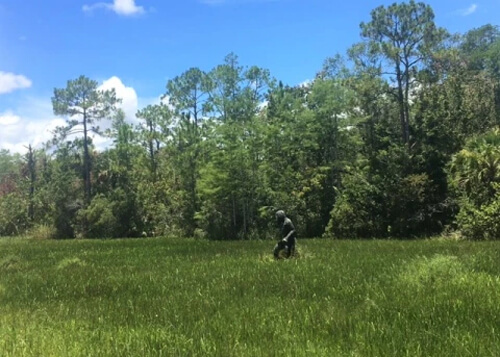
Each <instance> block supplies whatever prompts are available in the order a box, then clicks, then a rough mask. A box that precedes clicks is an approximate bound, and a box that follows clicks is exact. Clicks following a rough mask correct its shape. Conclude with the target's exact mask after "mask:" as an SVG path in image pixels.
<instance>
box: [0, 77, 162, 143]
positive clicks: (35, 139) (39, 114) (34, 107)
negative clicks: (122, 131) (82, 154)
mask: <svg viewBox="0 0 500 357" xmlns="http://www.w3.org/2000/svg"><path fill="white" fill-rule="evenodd" d="M112 88H114V89H115V91H116V96H117V97H118V98H120V99H122V103H121V104H119V105H118V107H119V108H121V109H123V111H124V112H125V116H126V119H127V121H128V122H131V123H134V124H135V123H137V122H138V121H137V119H136V117H135V114H136V112H137V109H138V102H139V99H138V97H137V93H136V91H135V89H134V88H132V87H127V86H126V85H125V84H123V82H122V80H121V79H120V78H118V77H116V76H113V77H111V78H109V79H107V80H105V81H103V82H102V84H101V85H100V86H99V88H98V89H100V90H109V89H112ZM157 101H158V102H159V99H157ZM141 102H142V100H141ZM155 102H156V100H155ZM96 124H97V125H99V126H100V127H101V129H107V128H109V127H110V126H111V120H102V121H99V122H97V123H96ZM65 125H66V121H65V119H64V118H58V117H55V116H54V114H53V112H52V103H51V100H50V98H29V97H28V98H25V99H24V100H23V102H22V103H21V104H20V105H19V106H18V108H15V109H14V110H12V109H10V110H6V111H4V112H0V149H8V150H10V151H11V152H18V153H26V151H27V148H26V147H27V146H28V145H31V146H33V147H34V148H40V147H42V145H43V144H44V143H46V142H47V141H49V140H50V139H52V137H53V134H52V132H53V131H54V129H55V128H56V127H57V126H65ZM91 136H92V138H93V142H94V145H95V146H96V147H97V149H98V150H104V149H105V148H107V147H109V146H110V144H111V142H112V140H111V139H109V138H106V137H100V136H97V135H91Z"/></svg>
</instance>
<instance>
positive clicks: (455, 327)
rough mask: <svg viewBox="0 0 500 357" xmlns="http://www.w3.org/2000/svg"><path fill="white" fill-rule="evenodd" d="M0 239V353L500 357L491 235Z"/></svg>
mask: <svg viewBox="0 0 500 357" xmlns="http://www.w3.org/2000/svg"><path fill="white" fill-rule="evenodd" d="M272 246H273V243H272V242H269V241H249V242H209V241H204V240H190V239H185V240H178V239H144V240H106V241H84V240H75V241H31V240H16V239H1V240H0V356H16V357H17V356H440V357H443V356H498V355H500V335H499V331H498V329H499V328H500V278H499V276H500V264H499V262H500V259H499V258H500V244H499V243H496V242H484V243H470V242H451V241H442V240H435V241H415V242H400V241H333V240H309V241H306V240H302V241H300V242H299V251H300V257H299V258H296V259H291V260H285V261H274V260H273V259H271V250H272Z"/></svg>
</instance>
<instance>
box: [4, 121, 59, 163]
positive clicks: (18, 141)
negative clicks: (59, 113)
mask: <svg viewBox="0 0 500 357" xmlns="http://www.w3.org/2000/svg"><path fill="white" fill-rule="evenodd" d="M39 114H41V115H42V116H43V117H44V118H45V119H39V120H30V119H27V118H23V117H21V116H19V115H16V114H14V113H13V112H12V111H6V112H4V113H0V149H7V150H10V151H11V152H18V153H25V152H26V151H27V146H28V145H32V146H33V147H35V148H37V147H41V145H42V144H43V143H45V142H47V141H48V140H50V139H51V138H52V131H53V130H54V129H55V128H56V127H57V126H61V125H64V123H65V122H64V120H63V119H59V118H54V117H53V116H51V115H50V113H39Z"/></svg>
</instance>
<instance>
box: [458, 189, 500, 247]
mask: <svg viewBox="0 0 500 357" xmlns="http://www.w3.org/2000/svg"><path fill="white" fill-rule="evenodd" d="M456 222H457V227H458V229H459V230H460V231H461V233H462V236H463V237H464V238H468V239H474V240H483V239H485V240H493V239H500V193H497V194H496V199H495V200H493V201H492V202H491V203H489V204H484V205H481V206H480V207H476V206H475V205H473V204H472V203H471V202H469V201H468V200H464V201H463V202H462V204H461V207H460V212H459V213H458V215H457V218H456Z"/></svg>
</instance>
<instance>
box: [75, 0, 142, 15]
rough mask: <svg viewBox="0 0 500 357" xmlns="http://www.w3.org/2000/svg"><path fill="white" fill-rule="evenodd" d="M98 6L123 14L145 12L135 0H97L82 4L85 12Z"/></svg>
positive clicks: (98, 7)
mask: <svg viewBox="0 0 500 357" xmlns="http://www.w3.org/2000/svg"><path fill="white" fill-rule="evenodd" d="M100 8H103V9H108V10H111V11H114V12H115V13H117V14H118V15H123V16H131V15H139V14H142V13H144V12H145V10H144V7H142V6H137V5H136V4H135V0H113V3H106V2H99V3H95V4H92V5H83V11H86V12H90V11H93V10H95V9H100Z"/></svg>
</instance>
